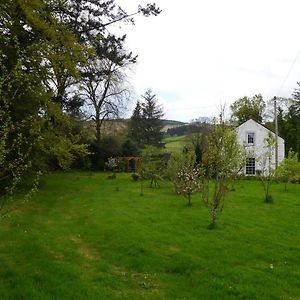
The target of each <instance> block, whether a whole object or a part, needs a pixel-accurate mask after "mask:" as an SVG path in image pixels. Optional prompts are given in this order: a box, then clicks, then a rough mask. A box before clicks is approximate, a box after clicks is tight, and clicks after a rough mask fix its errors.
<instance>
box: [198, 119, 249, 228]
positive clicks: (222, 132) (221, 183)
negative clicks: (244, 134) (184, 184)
mask: <svg viewBox="0 0 300 300" xmlns="http://www.w3.org/2000/svg"><path fill="white" fill-rule="evenodd" d="M244 162H245V154H244V149H243V148H242V147H241V146H240V145H239V143H238V141H237V138H236V133H235V131H234V130H232V129H231V128H229V127H228V126H227V125H225V123H224V122H223V120H222V118H221V120H220V123H219V124H214V125H213V126H212V128H211V132H210V133H209V134H208V137H207V152H206V157H205V159H204V168H205V173H206V179H205V180H204V186H203V200H204V202H205V204H206V205H207V206H208V207H209V208H210V211H211V217H212V223H211V225H210V226H211V228H213V227H214V226H215V224H216V220H217V213H218V212H221V211H222V209H223V203H224V199H225V195H226V194H227V193H228V192H229V191H230V187H229V185H230V183H232V181H233V180H234V179H235V178H236V176H235V174H236V173H237V172H239V171H240V170H241V168H242V166H243V164H244ZM211 181H212V185H213V189H212V193H210V182H211Z"/></svg>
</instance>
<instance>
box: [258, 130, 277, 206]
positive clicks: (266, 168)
mask: <svg viewBox="0 0 300 300" xmlns="http://www.w3.org/2000/svg"><path fill="white" fill-rule="evenodd" d="M264 142H265V145H264V148H265V152H264V154H263V155H261V156H260V157H259V158H258V161H259V163H260V170H257V173H258V175H259V177H260V180H261V182H262V185H263V188H264V193H265V202H266V203H271V202H273V197H272V195H271V193H270V187H271V183H272V181H273V179H274V177H275V169H274V163H273V156H274V150H275V137H274V135H273V134H272V133H271V132H269V133H268V136H267V137H266V138H265V140H264Z"/></svg>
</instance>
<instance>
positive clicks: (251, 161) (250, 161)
mask: <svg viewBox="0 0 300 300" xmlns="http://www.w3.org/2000/svg"><path fill="white" fill-rule="evenodd" d="M246 175H255V158H254V157H249V158H247V163H246Z"/></svg>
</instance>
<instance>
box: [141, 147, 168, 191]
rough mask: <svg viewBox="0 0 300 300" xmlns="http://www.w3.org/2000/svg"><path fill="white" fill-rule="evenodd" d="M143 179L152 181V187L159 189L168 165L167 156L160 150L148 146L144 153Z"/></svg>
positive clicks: (142, 164)
mask: <svg viewBox="0 0 300 300" xmlns="http://www.w3.org/2000/svg"><path fill="white" fill-rule="evenodd" d="M141 157H142V160H141V168H140V172H139V173H140V175H141V179H146V180H150V187H153V186H154V187H159V181H161V180H162V179H163V171H164V169H165V167H166V165H167V156H166V154H165V153H163V152H162V150H161V149H160V148H157V147H154V146H147V147H146V148H145V149H144V150H143V152H142V156H141Z"/></svg>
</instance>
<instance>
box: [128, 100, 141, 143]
mask: <svg viewBox="0 0 300 300" xmlns="http://www.w3.org/2000/svg"><path fill="white" fill-rule="evenodd" d="M142 128H143V120H142V107H141V104H140V102H139V101H137V103H136V106H135V108H134V111H133V114H132V116H131V118H130V121H129V124H128V137H129V138H130V139H132V140H133V141H134V142H136V143H137V144H139V145H140V144H142V135H141V133H142Z"/></svg>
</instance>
